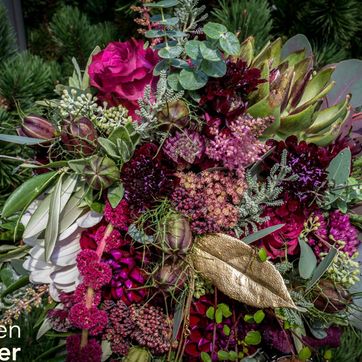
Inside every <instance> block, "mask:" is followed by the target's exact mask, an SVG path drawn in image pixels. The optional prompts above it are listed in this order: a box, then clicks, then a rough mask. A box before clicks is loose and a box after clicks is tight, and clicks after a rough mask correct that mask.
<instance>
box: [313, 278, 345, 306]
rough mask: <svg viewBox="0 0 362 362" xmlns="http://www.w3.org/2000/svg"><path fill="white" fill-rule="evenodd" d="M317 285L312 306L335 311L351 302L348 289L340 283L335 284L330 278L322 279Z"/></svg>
mask: <svg viewBox="0 0 362 362" xmlns="http://www.w3.org/2000/svg"><path fill="white" fill-rule="evenodd" d="M318 286H319V288H317V291H318V294H317V296H316V298H315V300H314V306H315V307H316V308H317V309H319V310H321V311H323V312H326V313H337V312H339V311H341V310H343V309H345V308H346V306H347V305H348V304H349V303H350V302H351V295H350V294H349V293H348V291H347V290H346V289H344V288H343V287H342V286H340V285H335V284H334V283H333V282H332V281H331V280H326V279H323V280H321V281H320V282H319V285H318Z"/></svg>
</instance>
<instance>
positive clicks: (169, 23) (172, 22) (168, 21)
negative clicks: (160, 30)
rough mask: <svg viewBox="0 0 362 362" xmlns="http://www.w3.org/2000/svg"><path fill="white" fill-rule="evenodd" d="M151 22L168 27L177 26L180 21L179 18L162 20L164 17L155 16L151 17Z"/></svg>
mask: <svg viewBox="0 0 362 362" xmlns="http://www.w3.org/2000/svg"><path fill="white" fill-rule="evenodd" d="M151 21H152V22H154V23H157V24H158V25H167V26H175V25H177V24H178V22H179V21H180V19H179V18H178V17H172V18H170V17H166V16H165V17H164V18H163V19H162V15H154V16H152V17H151Z"/></svg>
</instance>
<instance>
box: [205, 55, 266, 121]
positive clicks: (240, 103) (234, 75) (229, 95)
mask: <svg viewBox="0 0 362 362" xmlns="http://www.w3.org/2000/svg"><path fill="white" fill-rule="evenodd" d="M260 75H261V72H260V70H259V69H257V68H249V67H248V66H247V63H246V62H244V61H243V60H238V61H237V62H235V63H234V62H231V61H228V62H227V71H226V74H225V75H224V76H223V77H221V78H212V79H210V80H209V82H208V83H207V85H206V87H205V91H204V92H205V93H204V94H203V95H202V97H201V100H200V105H201V106H207V108H208V111H209V112H211V113H212V114H213V115H220V116H222V117H225V118H226V119H229V120H230V119H235V118H236V117H238V116H239V115H241V114H242V113H244V111H245V109H246V105H247V95H248V94H249V93H251V92H252V91H254V90H255V89H256V88H257V86H258V84H260V83H263V82H264V81H265V80H262V79H260Z"/></svg>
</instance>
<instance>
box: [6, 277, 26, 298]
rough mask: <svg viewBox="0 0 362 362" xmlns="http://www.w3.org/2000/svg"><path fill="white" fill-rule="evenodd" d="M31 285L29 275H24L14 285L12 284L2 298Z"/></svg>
mask: <svg viewBox="0 0 362 362" xmlns="http://www.w3.org/2000/svg"><path fill="white" fill-rule="evenodd" d="M27 284H29V275H24V276H22V277H20V278H19V279H18V280H16V281H15V282H14V283H12V284H10V285H9V286H8V287H7V288H6V289H5V290H4V291H3V292H2V293H1V298H4V297H6V296H7V295H8V294H11V293H13V292H15V291H16V290H18V289H20V288H22V287H25V285H27Z"/></svg>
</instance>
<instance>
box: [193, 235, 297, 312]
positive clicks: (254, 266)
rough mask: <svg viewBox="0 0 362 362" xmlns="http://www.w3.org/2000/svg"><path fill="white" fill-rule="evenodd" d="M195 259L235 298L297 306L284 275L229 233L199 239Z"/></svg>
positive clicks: (198, 267) (205, 274)
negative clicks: (286, 284)
mask: <svg viewBox="0 0 362 362" xmlns="http://www.w3.org/2000/svg"><path fill="white" fill-rule="evenodd" d="M192 261H193V264H194V267H195V269H196V270H197V271H199V272H200V273H201V275H203V277H204V278H206V279H208V280H210V281H211V282H212V283H213V284H214V285H215V286H216V287H217V288H218V289H219V290H221V291H222V292H223V293H224V294H226V295H227V296H229V297H230V298H232V299H235V300H238V301H239V302H242V303H245V304H247V305H250V306H253V307H257V308H269V307H271V308H279V307H288V308H296V306H295V304H294V302H293V300H292V298H291V296H290V295H289V292H288V290H287V287H286V286H285V283H284V280H283V277H282V276H281V275H280V273H279V272H278V271H277V269H276V268H275V267H274V265H273V264H272V263H270V262H269V261H265V262H262V261H260V260H259V258H258V255H257V253H256V252H255V250H254V249H253V248H251V247H250V246H249V245H247V244H245V243H243V242H242V241H240V240H238V239H236V238H233V237H231V236H229V235H225V234H209V235H206V236H203V237H201V238H200V239H198V241H197V243H196V245H195V247H194V252H193V254H192Z"/></svg>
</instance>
